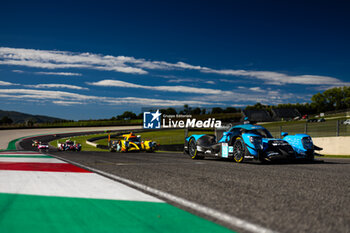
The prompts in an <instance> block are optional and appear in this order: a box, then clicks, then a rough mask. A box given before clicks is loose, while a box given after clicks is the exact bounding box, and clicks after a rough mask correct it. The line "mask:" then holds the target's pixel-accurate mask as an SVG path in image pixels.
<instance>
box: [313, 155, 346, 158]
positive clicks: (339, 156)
mask: <svg viewBox="0 0 350 233" xmlns="http://www.w3.org/2000/svg"><path fill="white" fill-rule="evenodd" d="M322 157H324V158H341V159H350V155H324V156H321V157H319V158H322Z"/></svg>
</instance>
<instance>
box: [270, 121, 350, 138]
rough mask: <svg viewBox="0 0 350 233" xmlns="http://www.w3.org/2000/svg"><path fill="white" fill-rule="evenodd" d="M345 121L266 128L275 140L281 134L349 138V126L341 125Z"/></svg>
mask: <svg viewBox="0 0 350 233" xmlns="http://www.w3.org/2000/svg"><path fill="white" fill-rule="evenodd" d="M344 120H345V119H339V120H328V121H327V120H326V121H325V122H305V123H295V124H287V123H286V124H285V125H281V126H268V125H266V126H265V125H264V127H265V128H266V129H268V130H269V131H270V132H271V134H272V136H274V137H276V138H280V137H281V132H288V133H289V134H300V133H305V134H309V135H310V136H311V137H338V136H350V125H345V124H343V122H344Z"/></svg>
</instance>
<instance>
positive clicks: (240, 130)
mask: <svg viewBox="0 0 350 233" xmlns="http://www.w3.org/2000/svg"><path fill="white" fill-rule="evenodd" d="M282 136H283V137H284V138H283V139H276V138H273V137H272V135H271V134H270V132H269V131H268V130H267V129H265V128H264V127H262V126H259V125H252V124H244V125H237V126H234V127H231V128H230V129H229V130H228V131H227V132H224V133H223V136H222V138H221V139H220V140H218V141H217V140H216V137H215V135H207V134H199V135H191V136H189V137H187V138H186V139H185V145H184V152H185V153H186V154H188V155H189V156H191V158H192V159H202V158H204V157H205V156H214V157H220V158H230V159H233V160H234V161H235V162H237V163H241V162H243V161H247V160H258V161H261V162H264V161H272V160H277V159H288V160H294V159H305V160H310V161H312V160H314V156H315V154H316V153H315V150H322V148H319V147H317V146H314V144H313V142H312V139H311V137H310V136H309V135H307V134H296V135H290V136H288V133H282Z"/></svg>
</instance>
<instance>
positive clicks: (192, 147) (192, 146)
mask: <svg viewBox="0 0 350 233" xmlns="http://www.w3.org/2000/svg"><path fill="white" fill-rule="evenodd" d="M188 154H189V155H190V156H191V158H192V159H203V158H204V157H203V156H199V155H198V151H197V143H196V141H195V140H194V139H193V138H191V140H190V142H189V143H188Z"/></svg>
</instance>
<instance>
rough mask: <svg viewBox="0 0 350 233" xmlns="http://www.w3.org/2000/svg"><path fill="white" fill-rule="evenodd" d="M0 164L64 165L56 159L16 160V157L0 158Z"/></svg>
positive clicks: (24, 158)
mask: <svg viewBox="0 0 350 233" xmlns="http://www.w3.org/2000/svg"><path fill="white" fill-rule="evenodd" d="M0 162H11V163H66V162H64V161H62V160H59V159H56V158H26V157H22V158H16V157H0Z"/></svg>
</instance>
